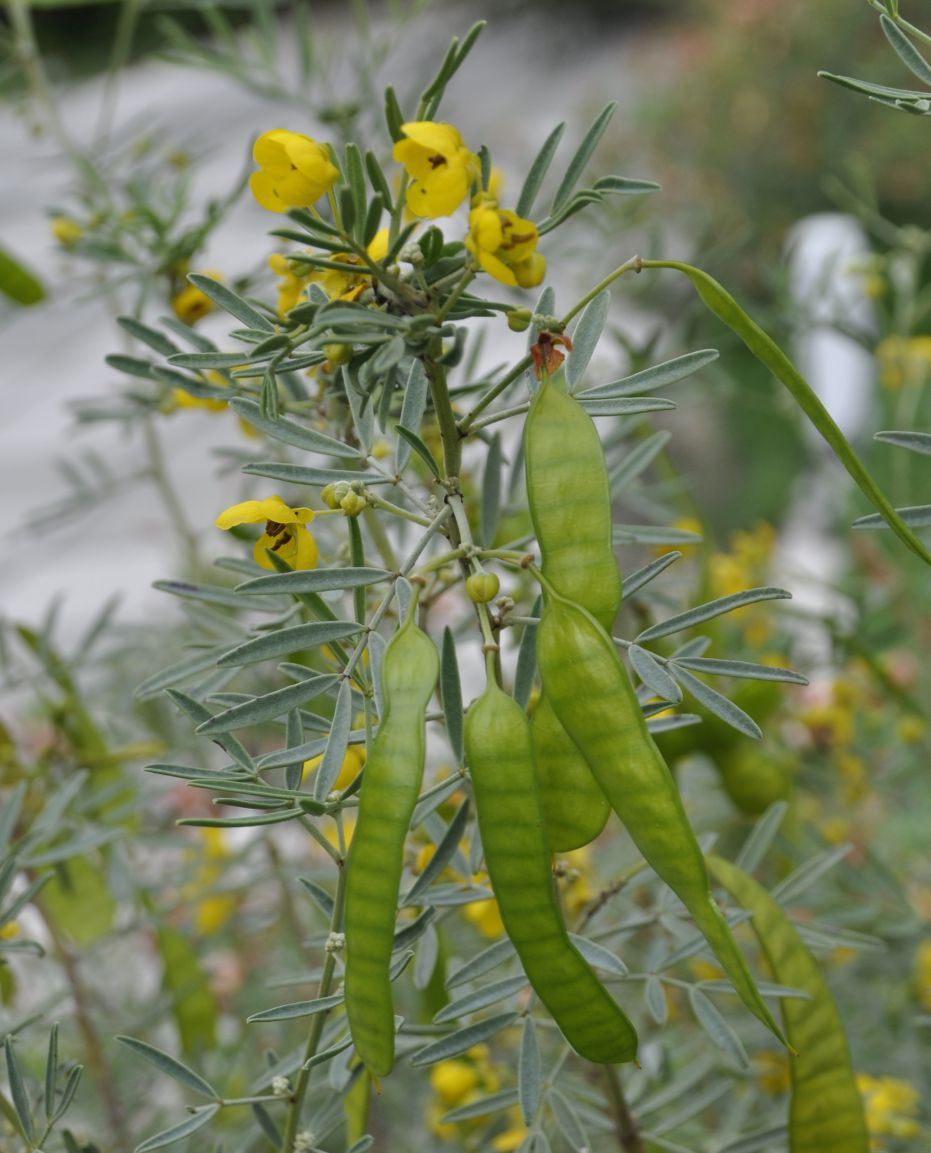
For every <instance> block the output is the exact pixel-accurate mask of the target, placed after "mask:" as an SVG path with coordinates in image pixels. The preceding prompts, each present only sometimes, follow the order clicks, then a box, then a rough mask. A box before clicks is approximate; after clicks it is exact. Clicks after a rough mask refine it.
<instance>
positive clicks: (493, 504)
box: [479, 433, 501, 548]
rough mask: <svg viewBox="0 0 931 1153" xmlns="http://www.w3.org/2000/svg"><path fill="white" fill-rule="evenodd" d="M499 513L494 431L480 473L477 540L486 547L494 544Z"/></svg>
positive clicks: (498, 441) (497, 451)
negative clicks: (480, 494)
mask: <svg viewBox="0 0 931 1153" xmlns="http://www.w3.org/2000/svg"><path fill="white" fill-rule="evenodd" d="M500 513H501V437H500V436H499V434H498V433H495V435H494V436H493V437H492V438H491V441H490V443H489V445H488V452H487V453H486V455H485V471H484V473H483V474H482V503H481V508H480V510H479V540H480V541H482V542H483V543H484V545H485V547H486V548H491V547H492V546H493V545H494V541H495V533H496V532H497V531H498V517H499V516H500Z"/></svg>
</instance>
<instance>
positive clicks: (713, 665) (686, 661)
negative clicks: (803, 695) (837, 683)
mask: <svg viewBox="0 0 931 1153" xmlns="http://www.w3.org/2000/svg"><path fill="white" fill-rule="evenodd" d="M670 663H672V664H675V665H677V666H680V667H682V668H686V669H691V670H692V671H693V672H696V673H707V674H708V675H709V676H716V677H738V678H740V677H745V678H747V679H748V680H754V681H780V682H782V683H783V684H788V685H807V684H808V678H807V677H803V676H802V675H801V673H794V672H792V670H791V669H784V668H781V667H779V666H778V665H758V664H754V663H753V662H752V661H722V660H714V659H712V658H711V657H685V658H683V659H682V660H678V659H677V660H675V661H671V662H670Z"/></svg>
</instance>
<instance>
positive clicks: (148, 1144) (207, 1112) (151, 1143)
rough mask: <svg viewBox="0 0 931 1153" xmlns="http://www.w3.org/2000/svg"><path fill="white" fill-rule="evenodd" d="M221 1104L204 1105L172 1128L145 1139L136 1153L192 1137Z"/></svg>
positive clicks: (146, 1152) (144, 1152) (137, 1147)
mask: <svg viewBox="0 0 931 1153" xmlns="http://www.w3.org/2000/svg"><path fill="white" fill-rule="evenodd" d="M219 1109H220V1106H219V1105H203V1106H201V1107H200V1108H199V1109H198V1110H197V1112H196V1113H193V1114H192V1115H191V1116H190V1117H188V1118H187V1119H186V1120H185V1121H180V1122H179V1123H178V1124H177V1125H172V1127H171V1128H170V1129H163V1130H162V1131H161V1133H156V1134H155V1136H154V1137H150V1138H149V1139H148V1141H143V1142H142V1144H141V1145H137V1146H136V1149H135V1153H151V1150H153V1149H163V1148H164V1147H165V1146H166V1145H174V1143H175V1142H176V1141H180V1140H182V1138H184V1137H190V1135H191V1134H192V1133H196V1132H197V1130H198V1129H203V1127H204V1126H205V1125H206V1124H207V1122H208V1121H210V1120H211V1118H213V1117H214V1116H215V1115H216V1114H217V1113H218V1112H219Z"/></svg>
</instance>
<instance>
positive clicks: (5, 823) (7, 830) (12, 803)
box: [0, 781, 27, 853]
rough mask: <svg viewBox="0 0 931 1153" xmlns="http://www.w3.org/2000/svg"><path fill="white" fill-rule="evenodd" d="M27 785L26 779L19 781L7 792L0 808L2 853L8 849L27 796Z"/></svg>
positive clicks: (0, 846) (0, 850) (0, 848)
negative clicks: (0, 808)
mask: <svg viewBox="0 0 931 1153" xmlns="http://www.w3.org/2000/svg"><path fill="white" fill-rule="evenodd" d="M26 789H27V785H26V782H25V781H18V782H17V783H16V784H15V785H14V786H13V788H12V789H11V790H10V792H9V793H8V794H7V798H6V801H5V803H4V806H3V809H2V810H0V853H2V852H3V850H4V849H6V847H7V844H8V843H9V840H10V837H11V836H12V834H13V830H14V829H15V828H16V822H17V821H18V820H19V814H20V813H21V812H22V808H23V801H24V800H25V797H26Z"/></svg>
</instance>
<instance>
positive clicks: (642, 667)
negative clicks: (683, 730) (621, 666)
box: [627, 645, 682, 705]
mask: <svg viewBox="0 0 931 1153" xmlns="http://www.w3.org/2000/svg"><path fill="white" fill-rule="evenodd" d="M627 655H628V656H629V657H630V663H631V664H632V665H633V668H634V671H635V672H636V674H637V676H638V677H639V678H640V679H641V680H642V681H643V683H644V684H645V685H646V687H647V688H648V689H650V690H651V691H652V692H654V693H655V694H656V695H657V696H658V697H660V698H662V700H664V701H670V702H672V704H674V705H677V704H679V702H680V701H681V700H682V690H681V689H680V688H679V686H678V685H677V684H676V682H675V681H674V680H673V679H672V677H671V676H670V675H669V673H667V672H666V670H665V669H664V668H663V666H662V665H661V664H660V663H659V661H658V660H657V659H656V657H654V656H653V654H652V653H650V652H647V650H646V649H642V648H641V647H640V646H639V645H631V646H630V648H629V649H628V650H627Z"/></svg>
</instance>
